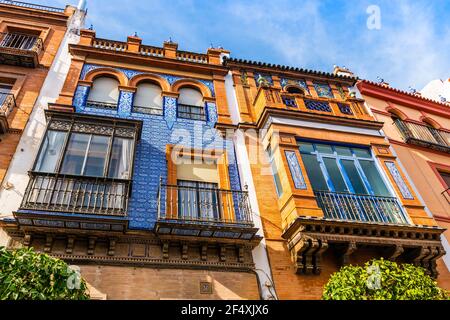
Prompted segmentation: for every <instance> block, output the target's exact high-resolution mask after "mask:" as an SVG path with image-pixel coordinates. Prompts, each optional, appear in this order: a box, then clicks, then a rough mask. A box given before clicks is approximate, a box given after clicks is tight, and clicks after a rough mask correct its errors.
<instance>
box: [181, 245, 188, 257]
mask: <svg viewBox="0 0 450 320" xmlns="http://www.w3.org/2000/svg"><path fill="white" fill-rule="evenodd" d="M188 251H189V245H188V243H187V242H183V243H182V244H181V259H183V260H187V259H188Z"/></svg>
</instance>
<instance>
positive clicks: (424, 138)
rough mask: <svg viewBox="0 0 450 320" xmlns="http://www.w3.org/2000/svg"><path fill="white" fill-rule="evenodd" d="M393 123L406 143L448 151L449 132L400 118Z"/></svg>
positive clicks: (449, 147) (449, 149)
mask: <svg viewBox="0 0 450 320" xmlns="http://www.w3.org/2000/svg"><path fill="white" fill-rule="evenodd" d="M394 123H395V125H396V126H397V128H398V129H399V131H400V133H401V135H402V137H403V139H404V140H405V142H406V143H411V144H415V145H420V146H423V147H427V148H432V149H435V150H440V151H444V152H449V153H450V132H447V131H443V130H439V129H435V128H433V127H430V126H427V125H421V124H418V123H413V122H408V121H403V120H400V119H396V120H395V121H394Z"/></svg>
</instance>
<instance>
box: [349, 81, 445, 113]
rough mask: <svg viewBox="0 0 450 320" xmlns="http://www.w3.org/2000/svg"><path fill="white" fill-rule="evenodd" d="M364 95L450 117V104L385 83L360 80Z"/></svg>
mask: <svg viewBox="0 0 450 320" xmlns="http://www.w3.org/2000/svg"><path fill="white" fill-rule="evenodd" d="M356 86H357V87H358V89H359V91H360V92H361V94H362V95H366V96H370V97H375V98H378V99H382V100H386V101H391V102H394V103H396V104H399V105H403V106H407V107H410V108H413V109H416V110H420V111H425V112H429V113H432V114H436V115H440V116H443V117H447V118H449V117H450V106H448V105H447V104H444V103H441V102H437V101H435V100H431V99H428V98H425V97H422V96H417V95H414V94H412V93H408V92H406V91H402V90H399V89H395V88H392V87H390V86H386V85H383V84H379V83H375V82H371V81H368V80H360V81H358V83H357V84H356Z"/></svg>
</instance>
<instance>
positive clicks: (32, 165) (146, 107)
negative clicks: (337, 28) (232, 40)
mask: <svg viewBox="0 0 450 320" xmlns="http://www.w3.org/2000/svg"><path fill="white" fill-rule="evenodd" d="M0 3H2V2H1V1H0ZM8 3H10V2H9V1H8ZM18 4H19V3H15V4H10V5H8V6H7V7H8V8H9V10H38V9H35V8H34V7H33V8H32V9H29V8H27V9H24V8H21V7H19V5H18ZM28 7H29V6H28ZM11 8H12V9H11ZM64 12H65V13H64V15H67V16H69V15H68V14H67V12H71V14H72V18H71V19H69V20H66V27H65V28H66V29H65V30H66V33H65V34H64V36H63V37H62V40H61V43H60V45H59V49H58V50H57V52H56V57H55V61H54V63H53V64H51V66H50V67H49V68H50V69H49V72H48V75H47V80H46V81H45V83H44V84H43V87H42V88H41V89H40V91H38V92H40V97H42V98H41V99H40V98H38V100H37V102H36V103H34V105H30V110H29V113H30V111H31V114H30V118H29V121H28V123H26V126H25V123H24V131H23V133H22V136H21V138H20V134H19V135H18V138H17V141H18V142H17V143H18V148H17V151H16V152H15V154H14V156H13V158H12V161H11V163H10V164H9V169H8V171H7V173H6V176H5V182H6V183H7V184H5V183H4V185H3V188H2V189H1V190H0V215H1V217H0V218H1V219H0V227H1V229H2V230H3V231H2V232H4V235H3V237H2V238H1V239H2V240H1V241H2V242H0V245H2V244H3V245H7V246H8V247H9V248H16V247H19V246H27V247H33V248H35V249H36V250H39V251H42V252H46V253H49V254H51V255H52V256H55V257H58V258H61V259H63V260H65V261H67V262H68V263H70V264H73V265H77V266H79V267H80V269H81V273H82V275H83V277H84V278H85V279H86V280H87V282H88V283H89V285H90V287H91V288H92V290H93V291H95V292H96V293H98V294H99V296H106V298H109V299H320V297H321V295H322V291H323V285H324V284H325V283H326V282H327V281H328V279H329V277H330V275H331V274H332V273H333V272H335V271H337V270H338V269H339V268H340V267H341V266H342V265H346V264H349V263H353V264H355V263H364V262H366V261H368V260H370V259H371V258H374V257H385V258H387V259H391V260H395V261H399V262H411V263H414V264H416V265H420V266H423V267H424V268H426V269H427V270H428V272H429V274H430V275H432V276H434V277H438V274H439V272H441V275H440V277H441V278H442V271H444V269H443V264H442V263H441V262H440V260H439V259H440V258H441V257H442V256H443V255H444V254H445V250H444V247H443V245H442V244H441V239H440V237H441V234H442V233H443V232H444V229H443V228H442V226H443V227H445V226H444V225H440V226H441V227H440V226H438V224H437V223H436V221H435V218H436V217H437V216H435V217H433V216H430V215H428V214H427V211H426V210H427V208H426V207H425V206H424V203H423V202H422V200H421V199H422V198H421V197H420V196H419V194H418V191H417V189H416V188H415V186H414V185H413V184H412V182H411V180H410V178H409V176H408V175H407V174H406V173H405V171H404V168H403V166H402V164H401V163H400V161H399V160H398V158H397V154H396V153H395V152H394V150H393V148H392V147H391V142H390V140H388V139H387V138H386V136H385V135H384V133H383V130H382V129H383V125H384V124H383V122H381V121H380V119H377V118H376V117H374V115H373V114H372V112H371V110H370V108H367V106H366V105H365V101H364V100H363V99H361V97H359V96H358V95H357V89H356V88H355V87H354V86H355V83H356V81H357V79H356V77H354V76H353V75H352V74H351V73H350V72H349V71H348V70H346V69H342V68H338V67H336V68H335V70H334V72H333V73H324V72H318V71H313V70H305V69H299V68H290V67H285V66H275V65H270V64H266V63H259V62H252V61H243V60H239V59H235V58H231V57H230V52H228V51H227V50H224V49H222V48H209V49H208V50H207V52H206V53H194V52H187V51H182V50H179V48H178V44H177V43H174V42H172V41H166V42H164V44H163V46H162V47H155V46H148V45H144V44H142V40H141V39H140V38H139V37H138V35H137V34H135V35H134V36H129V37H128V38H127V41H115V40H107V39H102V38H98V37H97V35H96V32H95V31H94V30H92V29H81V30H80V28H81V26H82V25H83V21H84V15H85V13H86V10H84V1H81V2H80V5H79V6H78V8H71V7H68V8H66V9H65V11H64ZM55 14H59V15H61V16H62V15H63V13H60V12H57V13H55ZM41 15H43V16H45V14H43V13H42V14H41ZM52 34H54V33H52ZM27 61H28V60H27ZM29 61H32V60H29ZM30 63H31V62H30ZM8 68H9V67H8ZM49 77H50V80H49ZM27 93H28V91H24V94H27ZM33 106H34V108H33ZM8 119H9V118H8ZM8 125H9V122H8ZM19 138H20V141H19ZM0 143H1V142H0ZM440 152H441V151H440ZM12 153H14V151H12ZM438 279H440V278H439V277H438Z"/></svg>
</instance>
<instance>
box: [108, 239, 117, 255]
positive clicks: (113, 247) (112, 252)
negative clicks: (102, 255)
mask: <svg viewBox="0 0 450 320" xmlns="http://www.w3.org/2000/svg"><path fill="white" fill-rule="evenodd" d="M116 242H117V239H116V238H110V239H109V247H108V256H113V255H115V251H116Z"/></svg>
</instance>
